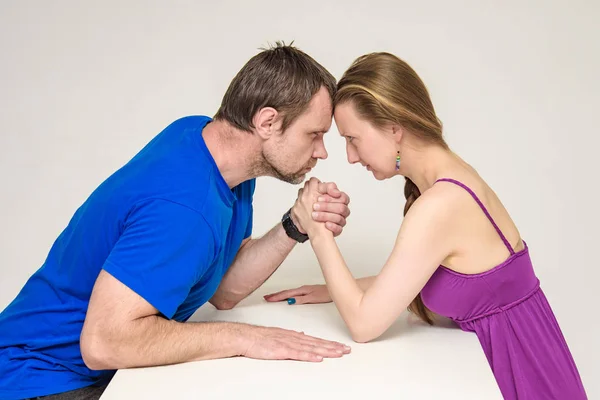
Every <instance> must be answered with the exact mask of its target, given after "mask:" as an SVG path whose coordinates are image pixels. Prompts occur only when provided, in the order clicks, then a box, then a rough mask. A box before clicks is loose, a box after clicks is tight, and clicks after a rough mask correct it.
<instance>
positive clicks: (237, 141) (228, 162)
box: [202, 121, 260, 188]
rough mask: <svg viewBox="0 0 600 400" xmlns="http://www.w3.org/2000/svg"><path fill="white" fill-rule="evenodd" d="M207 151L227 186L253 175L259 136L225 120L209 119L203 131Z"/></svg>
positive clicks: (236, 183)
mask: <svg viewBox="0 0 600 400" xmlns="http://www.w3.org/2000/svg"><path fill="white" fill-rule="evenodd" d="M202 137H203V138H204V142H205V143H206V147H207V148H208V151H209V152H210V154H211V155H212V157H213V158H214V160H215V163H216V164H217V168H219V171H220V172H221V175H222V176H223V178H224V179H225V182H227V185H228V186H229V187H230V188H233V187H235V186H237V185H239V184H240V183H242V182H245V181H247V180H249V179H252V178H256V176H257V175H256V170H257V168H256V165H257V162H258V160H259V159H260V140H259V138H257V137H256V136H255V135H253V134H252V133H250V132H244V131H241V130H239V129H235V128H234V127H232V126H231V125H229V124H228V123H226V122H224V121H212V122H211V123H209V124H208V125H206V127H205V128H204V129H203V131H202Z"/></svg>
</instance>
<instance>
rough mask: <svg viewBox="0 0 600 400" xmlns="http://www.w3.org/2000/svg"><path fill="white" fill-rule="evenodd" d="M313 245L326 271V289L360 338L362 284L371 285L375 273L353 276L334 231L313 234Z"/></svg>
mask: <svg viewBox="0 0 600 400" xmlns="http://www.w3.org/2000/svg"><path fill="white" fill-rule="evenodd" d="M311 245H312V247H313V250H314V252H315V255H316V256H317V260H318V261H319V264H320V266H321V270H322V271H323V276H324V277H325V282H326V284H327V290H328V291H329V294H330V296H331V299H332V300H333V302H334V303H335V305H336V307H337V309H338V311H339V313H340V315H341V316H342V319H343V320H344V322H345V323H346V325H347V326H348V329H349V330H350V333H351V335H352V338H353V339H355V340H356V339H359V338H360V329H359V328H360V325H361V317H360V304H361V301H362V298H363V296H364V290H365V289H366V288H362V287H361V286H363V285H365V286H367V287H368V286H369V285H370V284H371V282H372V280H373V279H374V277H368V278H365V279H363V281H362V282H361V284H359V282H358V281H357V280H356V279H354V277H353V276H352V273H351V272H350V270H349V269H348V267H347V266H346V262H345V261H344V258H343V257H342V254H341V253H340V250H339V248H338V246H337V243H336V242H335V239H334V237H333V235H332V234H331V233H328V232H323V233H322V234H320V235H317V236H315V237H313V238H311Z"/></svg>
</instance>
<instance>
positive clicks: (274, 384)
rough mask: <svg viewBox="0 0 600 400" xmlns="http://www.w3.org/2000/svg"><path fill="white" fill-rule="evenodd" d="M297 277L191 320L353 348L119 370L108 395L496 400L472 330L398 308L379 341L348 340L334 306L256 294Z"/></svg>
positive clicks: (276, 286)
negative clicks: (319, 355) (273, 329)
mask: <svg viewBox="0 0 600 400" xmlns="http://www.w3.org/2000/svg"><path fill="white" fill-rule="evenodd" d="M297 284H298V281H297V280H296V281H295V282H292V283H290V282H287V283H281V282H280V283H279V284H275V283H273V282H270V281H269V282H267V284H265V285H264V286H263V287H261V288H260V289H259V290H257V291H256V292H255V293H254V294H253V295H252V296H250V297H249V298H248V299H246V300H245V301H243V302H242V303H241V304H240V305H238V306H237V307H236V308H235V309H233V310H229V311H218V310H216V309H215V308H214V307H212V306H211V305H205V306H203V307H202V308H200V309H199V310H198V311H197V312H196V314H194V316H193V317H192V320H193V321H205V320H221V321H238V322H246V323H251V324H257V325H265V326H278V327H282V328H286V329H294V330H302V331H304V332H305V333H306V334H308V335H313V336H318V337H322V338H324V339H330V340H336V341H339V342H342V343H345V344H348V345H350V346H351V347H352V352H351V354H349V355H346V356H344V357H342V358H339V359H325V360H324V361H323V362H321V363H303V362H297V361H267V360H253V359H248V358H243V357H239V358H230V359H219V360H209V361H200V362H192V363H185V364H178V365H171V366H164V367H154V368H139V369H129V370H120V371H118V372H117V374H116V375H115V377H114V378H113V380H112V382H111V383H110V384H109V386H108V388H107V389H106V391H105V392H104V394H103V396H102V400H114V399H221V398H227V399H229V398H240V399H255V398H256V399H278V400H281V399H303V400H306V399H324V398H328V399H369V400H371V399H387V398H395V399H400V398H402V399H461V400H466V399H474V400H475V399H476V400H482V399H486V400H494V399H502V396H501V394H500V391H499V389H498V386H497V384H496V381H495V380H494V377H493V375H492V372H491V370H490V368H489V365H488V363H487V360H486V358H485V355H484V353H483V351H482V349H481V346H480V344H479V341H478V340H477V337H476V336H475V334H471V333H467V332H462V331H460V330H458V329H457V328H452V327H450V326H446V327H429V326H424V325H422V324H420V323H418V322H413V321H414V319H413V317H409V315H408V314H407V313H404V314H403V316H402V317H401V318H399V320H398V321H397V322H396V323H395V324H394V325H393V326H392V327H391V328H390V329H389V330H388V331H387V332H386V333H385V334H384V336H382V337H381V338H380V339H378V340H376V341H373V342H370V343H365V344H358V343H354V342H352V340H351V338H350V336H349V334H348V331H347V329H346V328H345V326H344V324H343V321H342V319H341V318H340V316H339V314H338V313H337V310H336V308H335V305H334V304H333V303H329V304H319V305H301V306H289V305H288V304H287V303H285V302H282V303H266V302H265V301H264V300H263V298H262V296H263V295H264V294H266V293H270V292H272V291H277V290H281V289H283V288H289V287H293V286H294V285H297Z"/></svg>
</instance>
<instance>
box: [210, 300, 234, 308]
mask: <svg viewBox="0 0 600 400" xmlns="http://www.w3.org/2000/svg"><path fill="white" fill-rule="evenodd" d="M210 303H211V304H212V305H213V306H215V308H216V309H217V310H221V311H223V310H231V309H232V308H234V307H235V306H237V305H238V302H236V301H231V300H223V299H219V300H217V299H213V300H211V302H210Z"/></svg>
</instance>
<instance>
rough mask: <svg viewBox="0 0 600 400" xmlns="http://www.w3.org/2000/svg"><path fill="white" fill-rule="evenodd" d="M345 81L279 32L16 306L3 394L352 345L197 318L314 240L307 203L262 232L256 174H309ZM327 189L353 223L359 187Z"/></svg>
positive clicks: (174, 133)
mask: <svg viewBox="0 0 600 400" xmlns="http://www.w3.org/2000/svg"><path fill="white" fill-rule="evenodd" d="M334 91H335V79H334V78H333V76H331V74H329V73H328V72H327V71H326V70H325V69H324V68H323V67H322V66H321V65H319V64H318V63H317V62H316V61H314V60H313V59H312V58H311V57H309V56H308V55H306V54H305V53H303V52H301V51H300V50H298V49H296V48H294V47H291V46H285V45H280V44H278V45H277V46H276V47H274V48H272V49H268V50H265V51H263V52H261V53H259V54H258V55H256V56H255V57H253V58H252V59H251V60H250V61H249V62H248V63H247V64H246V65H245V66H244V67H243V68H242V69H241V70H240V72H239V73H238V74H237V76H236V77H235V78H234V79H233V81H232V82H231V85H230V87H229V89H228V90H227V92H226V94H225V96H224V98H223V102H222V104H221V107H220V109H219V110H218V112H217V114H216V115H215V117H214V120H212V119H210V118H208V117H202V116H191V117H186V118H182V119H179V120H177V121H175V122H173V123H172V124H170V125H169V126H168V127H166V128H165V129H164V130H163V131H162V132H161V133H159V134H158V135H157V136H156V137H155V138H154V139H153V140H152V141H150V142H149V143H148V144H147V145H146V146H145V147H144V148H143V149H142V150H141V151H140V152H139V153H138V154H137V155H136V156H135V157H134V158H133V159H131V160H130V161H129V163H127V164H126V165H125V166H124V167H122V168H121V169H119V170H118V171H116V172H115V173H114V174H113V175H111V176H110V177H109V178H108V179H107V180H106V181H104V182H103V183H102V184H101V185H100V186H99V187H98V188H97V189H96V190H95V191H94V192H93V193H92V194H91V195H90V197H89V198H88V199H87V200H86V201H85V203H84V204H83V205H82V206H81V207H80V208H79V209H78V210H77V211H76V213H75V214H74V216H73V218H72V219H71V221H70V223H69V224H68V226H67V227H66V228H65V230H64V231H63V232H62V233H61V235H60V236H59V237H58V238H57V240H56V242H55V243H54V245H53V246H52V248H51V250H50V252H49V254H48V257H47V259H46V261H45V263H44V265H43V266H42V267H41V268H40V269H39V270H38V271H37V272H36V273H35V274H34V275H33V276H32V277H31V278H30V279H29V280H28V281H27V283H26V284H25V286H24V287H23V289H22V290H21V292H20V293H19V295H18V296H17V298H16V299H15V300H14V301H13V302H12V303H11V304H10V305H9V306H8V307H7V308H6V309H5V310H4V311H3V312H2V314H0V332H2V333H1V334H0V398H1V399H22V398H31V397H37V396H46V395H53V394H58V396H51V398H97V397H98V396H99V395H100V394H101V393H102V391H103V389H104V387H105V385H106V384H107V382H108V381H109V380H110V378H111V377H112V375H113V374H114V371H115V370H117V369H120V368H130V367H143V366H154V365H165V364H173V363H181V362H187V361H193V360H206V359H214V358H223V357H232V356H246V357H251V358H261V359H294V360H304V361H320V360H322V358H323V357H339V356H341V355H343V354H345V353H347V352H348V351H349V348H348V347H346V346H343V345H342V344H339V343H334V342H328V341H325V340H321V339H317V338H313V337H309V336H306V335H304V334H302V333H298V332H293V331H287V330H283V329H277V328H268V327H260V326H251V325H246V324H239V323H225V322H206V323H183V322H185V321H187V319H188V318H189V317H190V316H191V315H192V314H193V313H194V312H195V311H196V310H197V309H198V308H199V307H200V306H201V305H203V304H204V303H206V301H210V303H212V304H213V305H214V306H215V307H217V308H219V309H230V308H232V307H234V306H235V305H236V304H237V303H238V302H239V301H241V300H242V299H244V298H245V297H246V296H248V295H249V294H250V293H252V292H253V291H254V290H255V289H256V288H258V287H259V286H260V285H261V284H262V283H263V282H264V281H265V280H266V279H267V278H268V277H269V276H270V275H271V274H272V273H273V272H274V271H275V270H276V269H277V267H278V266H279V265H280V264H281V263H282V261H283V260H284V259H285V257H286V256H287V255H288V254H289V252H290V251H291V250H292V248H293V247H294V244H295V243H297V242H298V241H300V242H302V241H304V240H306V235H305V234H303V229H302V227H301V226H300V225H299V224H298V223H297V222H296V221H295V217H294V207H292V208H291V209H290V211H289V212H287V213H286V214H285V215H284V217H283V219H282V222H281V223H278V224H277V225H276V226H275V227H274V228H273V229H272V230H271V231H269V232H268V233H267V234H265V235H264V236H263V237H261V238H259V239H251V238H250V234H251V230H252V196H253V192H254V187H255V178H256V177H258V176H273V177H276V178H278V179H281V180H283V181H286V182H290V183H294V184H297V183H300V182H302V181H303V180H304V179H305V176H306V174H307V173H308V172H309V171H310V170H311V168H312V167H314V166H315V164H316V163H317V160H318V159H325V158H326V157H327V152H326V150H325V147H324V144H323V135H324V134H325V132H327V131H328V130H329V128H330V126H331V122H332V97H333V94H334ZM320 190H321V192H322V193H323V194H324V195H325V196H326V199H325V200H326V202H324V203H322V204H321V209H320V210H321V211H319V213H318V214H317V215H316V216H315V219H317V220H319V221H322V222H326V225H327V227H328V228H329V229H330V230H332V231H333V232H334V233H335V234H339V233H340V232H341V230H342V227H343V226H344V225H345V218H346V217H347V216H348V215H349V210H348V206H347V204H348V197H347V196H346V195H345V194H344V193H342V192H339V191H338V190H337V188H336V187H335V185H333V184H321V187H320Z"/></svg>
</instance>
